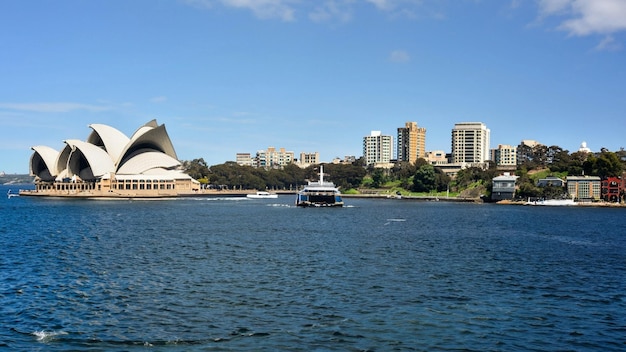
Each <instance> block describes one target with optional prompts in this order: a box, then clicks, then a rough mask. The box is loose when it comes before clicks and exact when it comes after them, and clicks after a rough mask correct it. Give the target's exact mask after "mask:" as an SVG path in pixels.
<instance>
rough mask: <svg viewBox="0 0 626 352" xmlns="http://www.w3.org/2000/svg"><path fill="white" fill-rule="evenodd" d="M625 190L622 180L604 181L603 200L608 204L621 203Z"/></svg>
mask: <svg viewBox="0 0 626 352" xmlns="http://www.w3.org/2000/svg"><path fill="white" fill-rule="evenodd" d="M623 190H624V185H623V184H622V179H621V178H619V177H607V178H605V179H604V180H602V191H601V194H602V199H603V200H604V201H606V202H619V201H620V196H621V192H622V191H623Z"/></svg>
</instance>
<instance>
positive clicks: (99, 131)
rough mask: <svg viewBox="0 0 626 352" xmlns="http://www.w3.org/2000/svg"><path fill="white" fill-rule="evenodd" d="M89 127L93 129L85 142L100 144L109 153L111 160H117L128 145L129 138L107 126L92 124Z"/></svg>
mask: <svg viewBox="0 0 626 352" xmlns="http://www.w3.org/2000/svg"><path fill="white" fill-rule="evenodd" d="M89 127H90V128H91V129H93V132H91V134H90V135H89V137H87V142H88V143H91V144H95V145H98V144H99V142H102V144H103V146H104V149H105V150H106V151H107V153H109V155H110V156H111V159H113V160H117V159H119V157H120V154H121V153H122V151H123V150H124V147H126V145H128V142H129V141H130V138H128V137H127V136H126V135H125V134H123V133H122V132H120V131H119V130H117V129H115V128H113V127H111V126H108V125H102V124H99V123H93V124H91V125H89Z"/></svg>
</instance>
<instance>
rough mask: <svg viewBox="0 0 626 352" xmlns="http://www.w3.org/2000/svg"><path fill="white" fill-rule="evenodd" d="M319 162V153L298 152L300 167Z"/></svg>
mask: <svg viewBox="0 0 626 352" xmlns="http://www.w3.org/2000/svg"><path fill="white" fill-rule="evenodd" d="M319 163H320V153H319V152H315V153H304V152H302V153H300V161H299V164H300V167H307V166H309V165H317V164H319Z"/></svg>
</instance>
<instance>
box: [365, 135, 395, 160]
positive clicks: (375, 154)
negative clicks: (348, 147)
mask: <svg viewBox="0 0 626 352" xmlns="http://www.w3.org/2000/svg"><path fill="white" fill-rule="evenodd" d="M392 154H393V137H392V136H385V135H383V134H381V132H380V131H372V132H371V133H370V135H369V136H365V137H363V158H364V159H365V164H366V165H376V164H388V163H389V162H390V161H391V159H392V158H393V155H392Z"/></svg>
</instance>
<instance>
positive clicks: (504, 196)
mask: <svg viewBox="0 0 626 352" xmlns="http://www.w3.org/2000/svg"><path fill="white" fill-rule="evenodd" d="M518 178H519V176H515V175H511V174H510V173H508V172H505V173H504V174H503V175H500V176H497V177H494V178H493V179H492V190H491V200H493V201H496V202H497V201H500V200H511V199H513V197H514V196H515V183H516V181H517V179H518Z"/></svg>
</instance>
